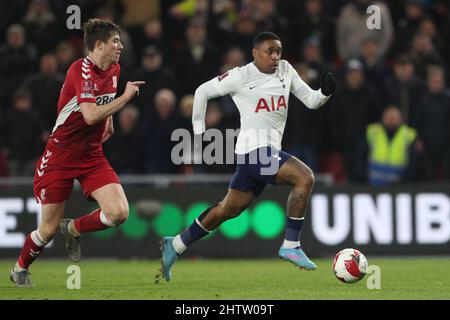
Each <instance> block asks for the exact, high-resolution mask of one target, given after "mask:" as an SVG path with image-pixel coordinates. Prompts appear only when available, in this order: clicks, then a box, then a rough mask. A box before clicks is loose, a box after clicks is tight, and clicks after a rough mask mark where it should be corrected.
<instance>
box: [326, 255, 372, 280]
mask: <svg viewBox="0 0 450 320" xmlns="http://www.w3.org/2000/svg"><path fill="white" fill-rule="evenodd" d="M333 271H334V275H335V276H336V278H338V279H339V280H341V281H342V282H344V283H354V282H358V281H359V280H361V279H362V278H364V276H365V275H366V273H367V259H366V257H365V256H364V255H363V254H362V253H361V252H360V251H358V250H356V249H351V248H347V249H344V250H341V251H339V252H338V253H337V254H336V256H335V257H334V260H333Z"/></svg>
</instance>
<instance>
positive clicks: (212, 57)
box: [176, 20, 219, 95]
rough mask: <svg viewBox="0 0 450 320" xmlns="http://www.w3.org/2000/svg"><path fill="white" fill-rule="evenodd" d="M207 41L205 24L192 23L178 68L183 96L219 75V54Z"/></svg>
mask: <svg viewBox="0 0 450 320" xmlns="http://www.w3.org/2000/svg"><path fill="white" fill-rule="evenodd" d="M207 40H208V39H207V37H206V28H205V26H204V24H203V22H201V21H200V20H193V21H191V22H190V23H189V25H188V27H187V30H186V45H185V46H184V47H183V48H182V49H181V50H180V53H179V55H178V59H177V66H176V74H177V78H178V79H179V81H180V86H181V88H180V89H181V92H180V93H181V95H185V94H191V93H194V91H195V89H196V88H197V87H198V86H199V85H200V84H201V83H203V82H205V81H207V80H208V79H211V78H212V77H214V76H216V75H217V73H218V67H219V59H218V55H219V53H218V52H217V51H216V49H215V47H213V46H212V45H211V44H210V43H209V42H208V41H207Z"/></svg>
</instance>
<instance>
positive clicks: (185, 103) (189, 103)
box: [179, 94, 194, 132]
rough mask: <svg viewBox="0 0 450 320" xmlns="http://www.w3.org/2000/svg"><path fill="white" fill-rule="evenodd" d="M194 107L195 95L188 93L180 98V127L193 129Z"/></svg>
mask: <svg viewBox="0 0 450 320" xmlns="http://www.w3.org/2000/svg"><path fill="white" fill-rule="evenodd" d="M193 108H194V95H192V94H188V95H185V96H183V97H182V98H181V99H180V104H179V110H180V116H181V119H180V121H181V122H180V128H183V129H186V130H189V131H190V132H193V131H192V110H193Z"/></svg>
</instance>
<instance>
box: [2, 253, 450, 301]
mask: <svg viewBox="0 0 450 320" xmlns="http://www.w3.org/2000/svg"><path fill="white" fill-rule="evenodd" d="M313 260H314V261H315V262H316V263H317V265H318V269H317V270H315V271H305V270H299V269H298V268H296V267H294V266H293V265H291V264H289V263H286V262H283V261H281V260H276V259H271V260H202V259H197V260H190V259H186V258H185V259H180V260H179V261H178V262H177V263H176V264H175V266H174V269H173V279H172V281H170V282H166V281H165V280H161V281H160V283H158V284H155V275H156V274H157V270H158V268H159V261H156V260H149V261H146V260H137V261H133V260H125V261H121V260H84V261H81V262H80V263H79V264H78V266H79V267H80V270H81V288H80V289H72V290H69V289H67V279H68V277H69V276H70V274H67V273H66V271H67V268H68V267H69V266H70V265H71V263H70V262H69V261H63V260H49V259H45V258H42V259H40V260H38V261H37V262H36V263H35V264H33V266H32V268H31V272H32V280H33V282H34V284H35V285H36V287H35V288H15V287H14V286H13V284H12V282H10V281H9V269H10V267H11V266H12V264H13V261H12V260H0V300H7V299H64V300H71V299H152V300H166V299H168V300H172V299H202V300H210V299H221V300H222V299H224V300H226V299H229V300H234V299H236V300H241V299H243V300H245V299H274V300H297V299H450V272H449V271H450V258H448V257H447V258H431V257H430V258H375V257H374V258H370V257H369V265H378V266H379V267H380V269H381V289H372V290H369V289H368V288H367V284H366V283H367V280H368V278H369V276H370V275H367V276H366V277H365V278H364V279H363V280H361V281H360V282H358V283H356V284H344V283H341V282H339V281H338V280H337V279H336V278H335V277H334V275H333V273H332V271H331V262H332V259H331V258H328V259H313Z"/></svg>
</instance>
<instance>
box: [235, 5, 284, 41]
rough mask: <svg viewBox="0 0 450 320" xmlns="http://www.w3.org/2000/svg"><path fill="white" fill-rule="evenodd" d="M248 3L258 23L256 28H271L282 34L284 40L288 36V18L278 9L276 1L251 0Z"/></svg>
mask: <svg viewBox="0 0 450 320" xmlns="http://www.w3.org/2000/svg"><path fill="white" fill-rule="evenodd" d="M248 4H249V10H250V12H251V14H252V19H253V21H254V22H255V24H256V29H257V30H259V31H266V30H270V31H272V32H275V33H276V34H278V35H279V36H280V38H281V40H282V41H284V39H285V38H286V37H285V31H286V26H287V20H286V18H284V17H283V16H281V15H280V14H279V13H278V11H277V10H276V1H275V0H258V1H249V2H248ZM244 5H245V3H244Z"/></svg>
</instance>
